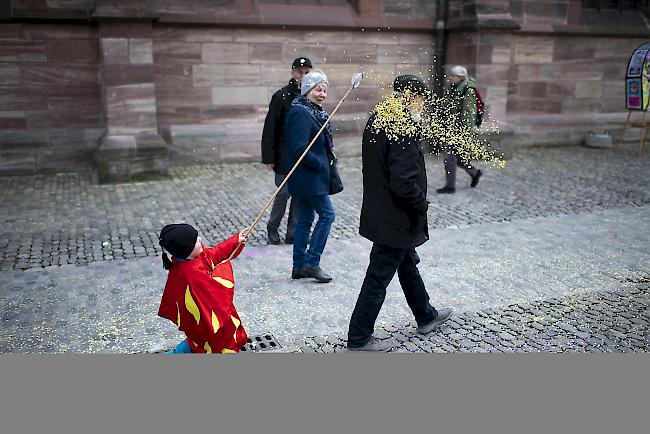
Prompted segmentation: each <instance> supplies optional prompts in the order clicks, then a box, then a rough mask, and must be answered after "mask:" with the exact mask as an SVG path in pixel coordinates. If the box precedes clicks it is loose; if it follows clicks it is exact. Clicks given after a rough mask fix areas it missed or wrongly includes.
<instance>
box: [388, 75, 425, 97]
mask: <svg viewBox="0 0 650 434" xmlns="http://www.w3.org/2000/svg"><path fill="white" fill-rule="evenodd" d="M393 90H394V91H395V92H400V93H404V92H405V91H407V90H410V91H411V93H413V94H414V95H421V96H426V95H427V93H429V89H428V88H427V86H426V84H424V83H423V82H422V80H420V79H419V78H418V76H416V75H411V74H405V75H400V76H398V77H396V78H395V81H394V82H393Z"/></svg>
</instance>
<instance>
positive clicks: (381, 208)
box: [348, 75, 452, 351]
mask: <svg viewBox="0 0 650 434" xmlns="http://www.w3.org/2000/svg"><path fill="white" fill-rule="evenodd" d="M393 89H394V90H395V95H394V96H393V97H391V98H392V101H390V102H391V103H390V104H383V105H382V104H380V105H378V106H377V107H376V108H375V111H374V113H373V114H372V115H371V117H370V119H368V123H367V124H366V128H365V130H364V133H363V142H362V164H363V204H362V207H361V219H360V225H359V233H360V234H361V235H362V236H363V237H365V238H367V239H369V240H370V241H372V242H373V246H372V250H371V252H370V264H369V265H368V270H367V271H366V277H365V279H364V281H363V284H362V286H361V292H360V293H359V298H358V299H357V303H356V305H355V307H354V311H353V313H352V318H351V319H350V328H349V331H348V350H349V351H387V350H389V349H390V345H389V344H387V343H385V342H382V341H379V340H377V339H375V338H374V337H373V335H372V333H373V330H374V325H375V321H376V319H377V316H378V315H379V311H380V309H381V306H382V304H383V303H384V299H385V298H386V287H387V286H388V284H389V283H390V281H391V280H392V278H393V276H394V275H395V272H397V275H398V277H399V282H400V285H401V286H402V290H403V291H404V295H405V296H406V301H407V303H408V305H409V307H410V308H411V311H412V312H413V315H414V316H415V320H416V322H417V324H418V328H417V331H418V332H419V333H421V334H426V333H429V332H431V331H432V330H433V329H434V328H436V327H437V326H438V325H440V324H441V323H442V322H444V321H445V320H447V319H448V318H449V317H450V316H451V314H452V310H451V309H441V310H440V311H437V310H436V309H434V308H433V306H431V304H430V303H429V295H428V294H427V291H426V289H425V287H424V283H423V282H422V278H421V277H420V273H419V271H418V269H417V264H418V263H419V262H420V258H419V257H418V255H417V253H416V252H415V247H417V246H419V245H421V244H423V243H425V242H426V241H427V240H428V239H429V232H428V228H427V207H428V205H429V202H428V201H427V174H426V170H425V166H424V153H423V150H422V146H421V144H420V141H421V140H420V129H419V128H418V122H419V121H418V120H416V119H417V110H414V108H415V107H418V106H421V103H422V99H423V98H424V97H425V95H427V93H428V90H427V88H426V86H425V84H424V83H422V81H420V80H419V79H418V77H416V76H413V75H401V76H399V77H397V78H396V79H395V82H394V83H393ZM387 111H388V113H387ZM382 116H383V117H385V118H386V119H388V120H389V121H388V122H382V119H381V117H382ZM378 118H379V119H378ZM396 125H398V126H399V127H398V128H395V126H396ZM378 126H379V127H378Z"/></svg>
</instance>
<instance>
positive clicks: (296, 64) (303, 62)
mask: <svg viewBox="0 0 650 434" xmlns="http://www.w3.org/2000/svg"><path fill="white" fill-rule="evenodd" d="M301 66H306V67H307V68H313V66H312V65H311V60H309V59H308V58H306V57H298V58H296V59H295V60H294V61H293V63H292V64H291V69H294V68H300V67H301Z"/></svg>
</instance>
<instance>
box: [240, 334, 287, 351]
mask: <svg viewBox="0 0 650 434" xmlns="http://www.w3.org/2000/svg"><path fill="white" fill-rule="evenodd" d="M280 347H281V345H280V343H279V342H278V341H277V339H275V337H274V336H273V335H272V334H271V333H262V334H259V335H255V336H250V337H249V338H248V342H246V345H244V346H243V347H242V349H241V350H239V351H241V352H242V353H244V352H246V353H248V352H260V351H271V350H275V349H278V348H280Z"/></svg>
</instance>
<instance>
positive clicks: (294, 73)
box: [262, 57, 312, 244]
mask: <svg viewBox="0 0 650 434" xmlns="http://www.w3.org/2000/svg"><path fill="white" fill-rule="evenodd" d="M311 68H312V64H311V61H310V60H309V59H308V58H306V57H298V58H297V59H295V60H294V61H293V64H292V65H291V80H290V81H289V84H287V85H286V86H285V87H283V88H282V89H280V90H279V91H277V92H276V93H274V94H273V97H271V103H270V104H269V112H268V113H267V115H266V119H265V120H264V130H263V132H262V163H264V164H266V167H267V168H268V169H269V170H273V171H274V172H275V186H276V187H278V186H279V185H280V184H281V183H282V181H284V177H285V176H286V174H287V172H286V170H285V167H284V164H283V161H284V148H285V146H284V136H285V134H284V120H285V118H286V115H287V112H288V111H289V109H290V108H291V102H292V101H293V99H294V98H295V97H296V96H298V95H300V82H301V81H302V77H303V75H305V74H307V73H308V72H309V71H310V70H311ZM288 200H289V192H288V191H287V186H286V185H285V186H284V187H283V188H282V190H280V192H279V193H278V195H277V196H276V197H275V200H274V201H273V207H272V208H271V215H270V216H269V222H268V223H267V225H266V230H267V232H268V241H269V243H270V244H280V235H279V234H278V228H279V227H280V222H281V221H282V217H283V216H284V212H285V210H286V208H287V201H288ZM296 221H297V218H296V213H295V210H294V206H293V202H291V204H290V205H289V220H288V222H287V238H286V240H285V241H286V243H287V244H292V243H293V235H294V232H295V229H296Z"/></svg>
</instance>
